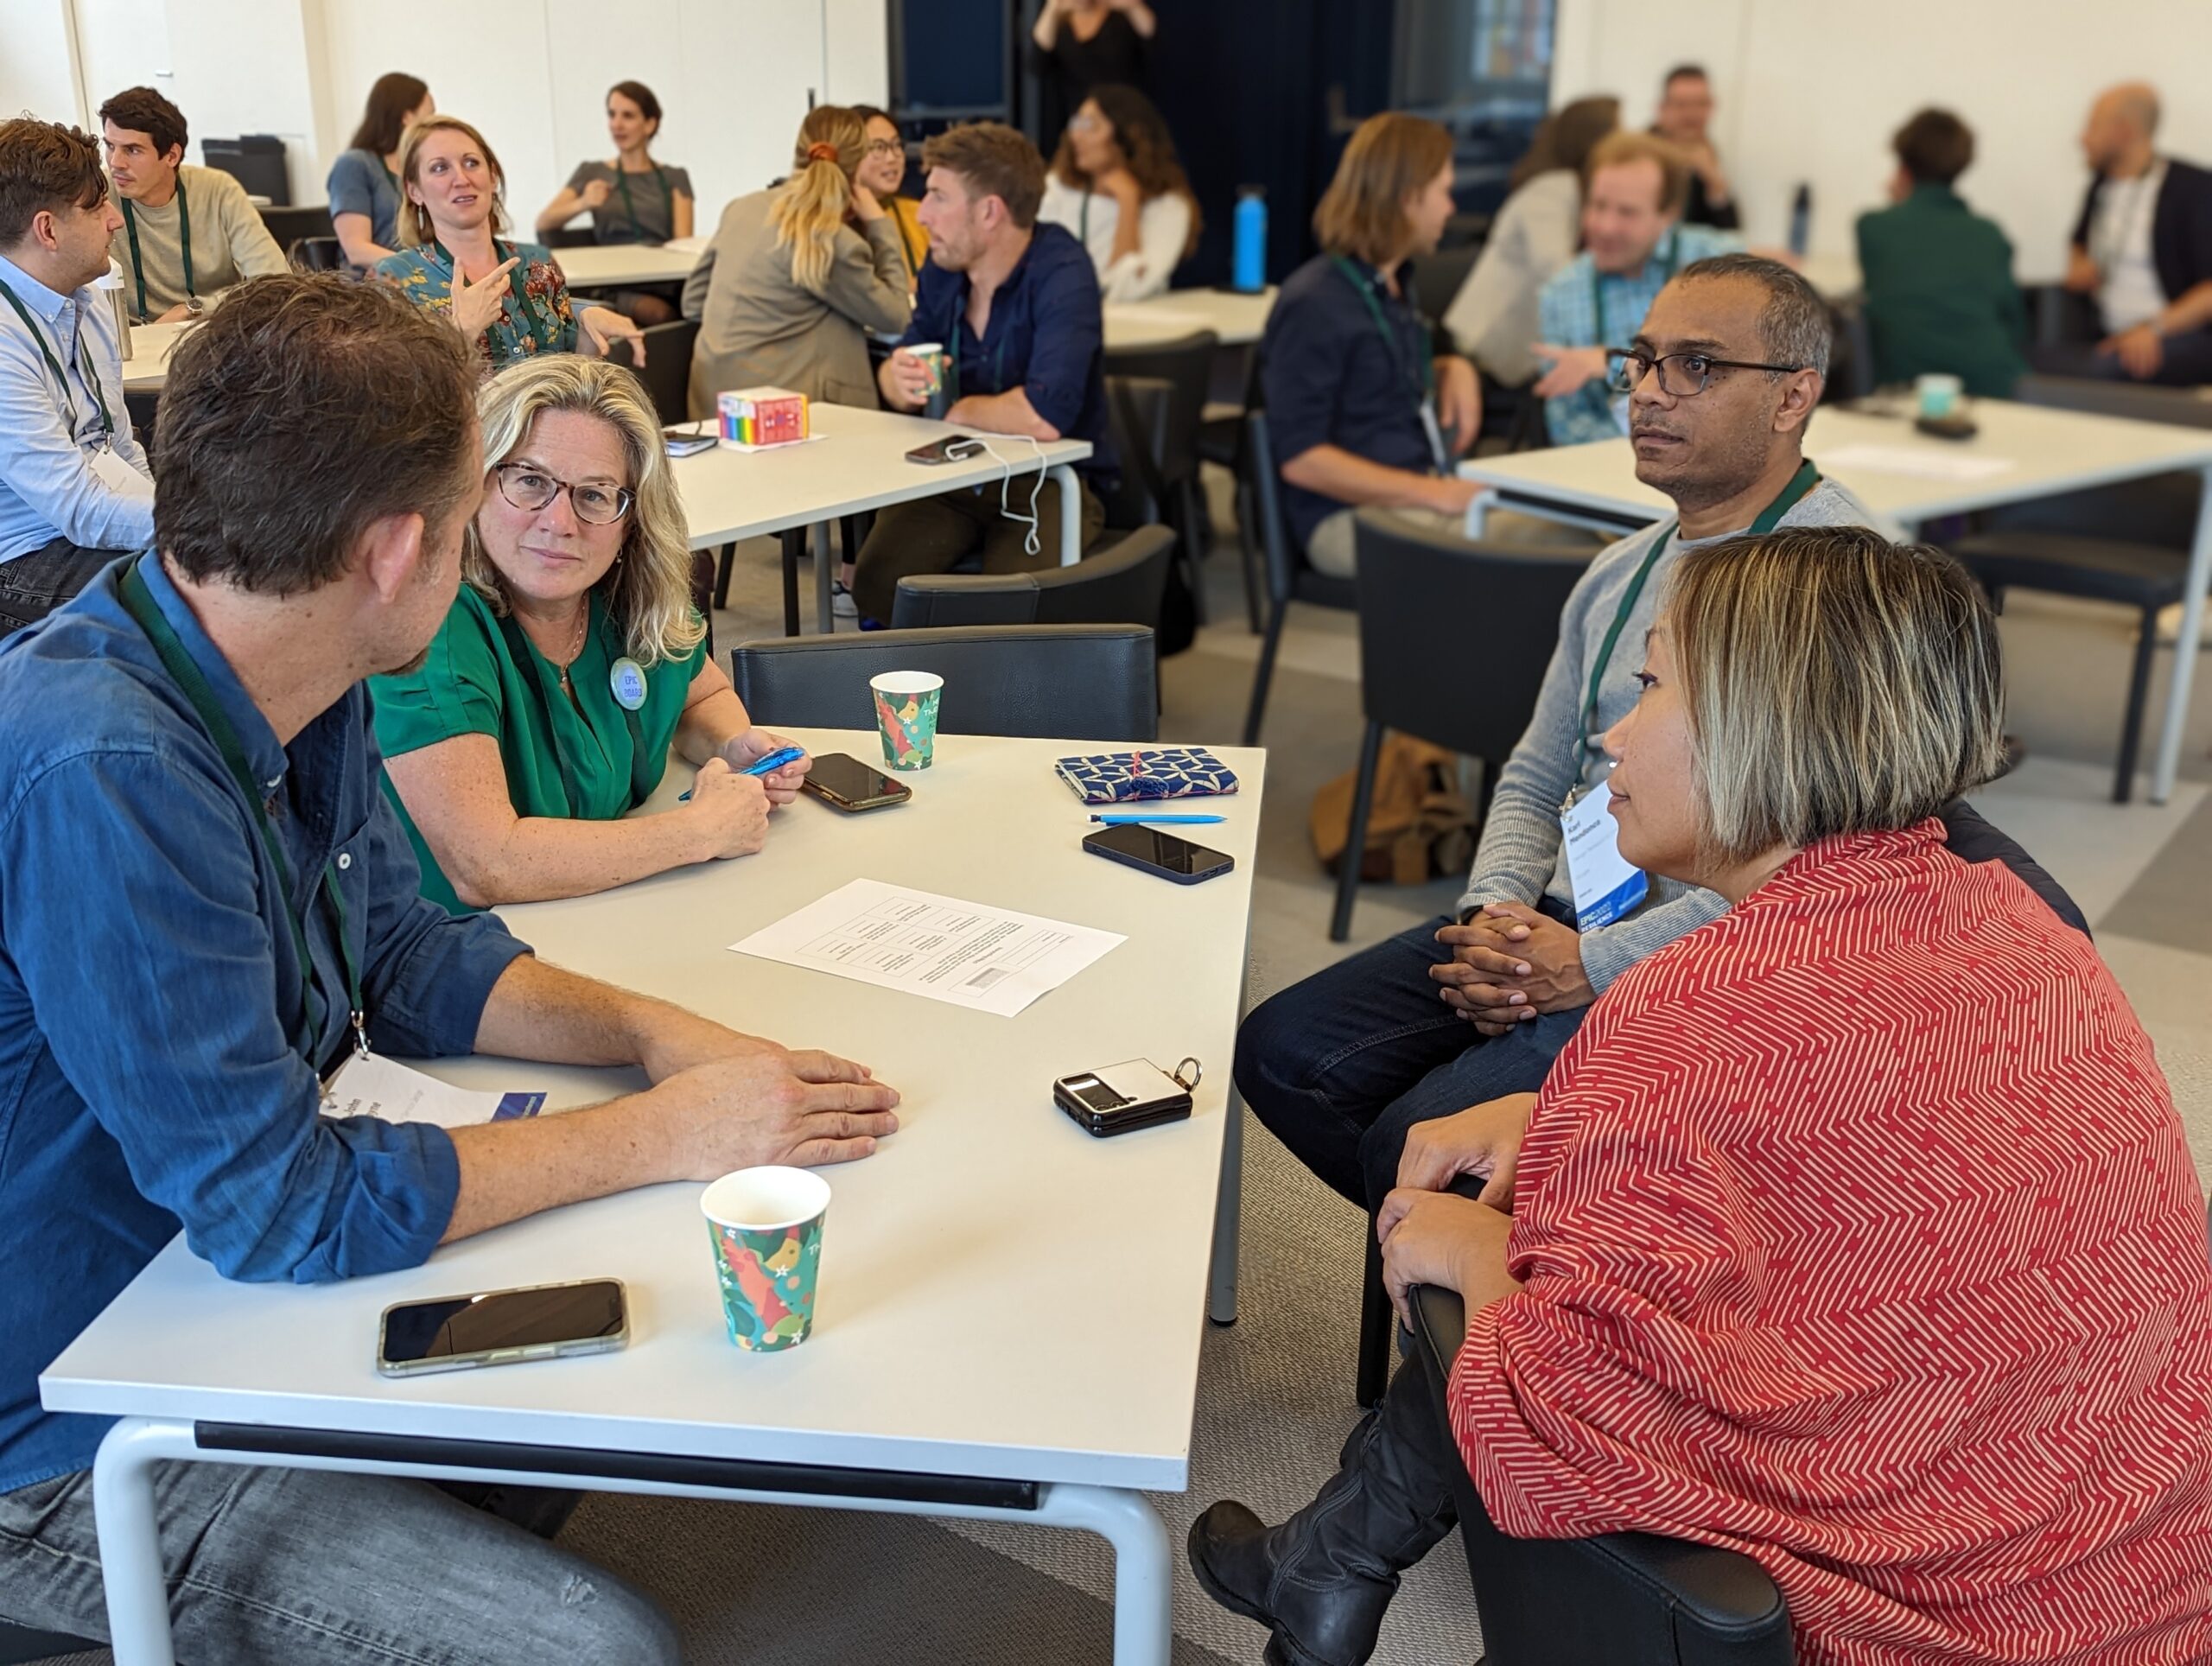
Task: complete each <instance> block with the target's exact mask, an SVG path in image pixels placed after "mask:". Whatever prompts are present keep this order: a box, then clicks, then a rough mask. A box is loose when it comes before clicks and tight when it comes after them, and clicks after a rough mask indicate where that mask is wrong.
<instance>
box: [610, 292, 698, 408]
mask: <svg viewBox="0 0 2212 1666" xmlns="http://www.w3.org/2000/svg"><path fill="white" fill-rule="evenodd" d="M644 334H645V363H644V364H643V365H642V366H640V365H639V364H638V363H637V362H636V359H637V355H636V353H634V352H633V351H632V348H631V347H630V344H629V343H628V342H627V341H617V342H615V343H614V344H613V347H612V348H611V350H610V351H609V352H608V353H607V357H608V358H609V359H612V360H613V362H614V363H616V364H618V365H626V366H629V367H630V368H631V369H632V370H634V371H636V372H638V379H639V381H641V382H643V383H644V384H645V391H646V392H648V393H650V394H652V397H653V409H654V410H657V411H658V412H659V413H660V420H661V423H662V425H663V426H664V427H665V426H667V425H669V424H671V423H688V422H690V420H691V347H692V344H693V343H694V342H695V341H696V340H698V339H699V321H698V320H697V319H696V318H677V319H671V321H669V322H667V323H665V324H655V325H652V326H651V327H649V328H647V329H646V330H645V332H644ZM708 431H709V432H712V431H713V428H712V424H711V423H710V424H709V427H708Z"/></svg>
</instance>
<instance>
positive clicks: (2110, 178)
mask: <svg viewBox="0 0 2212 1666" xmlns="http://www.w3.org/2000/svg"><path fill="white" fill-rule="evenodd" d="M2157 133H2158V93H2157V92H2154V91H2152V88H2151V87H2149V86H2146V85H2145V84H2144V83H2142V82H2140V81H2131V82H2126V83H2124V84H2123V85H2121V86H2115V87H2112V88H2110V89H2108V90H2107V92H2105V93H2104V94H2103V96H2101V98H2099V99H2098V100H2097V101H2096V103H2095V105H2094V106H2092V107H2091V109H2090V111H2089V119H2088V124H2087V125H2086V126H2084V127H2083V128H2082V155H2083V156H2086V157H2087V158H2088V162H2089V166H2090V168H2091V169H2094V171H2095V174H2096V178H2095V179H2094V180H2093V181H2091V182H2090V185H2089V191H2088V196H2087V197H2086V198H2084V199H2083V200H2082V217H2081V219H2079V220H2077V221H2076V222H2075V226H2074V243H2073V248H2072V250H2071V251H2070V253H2069V257H2068V261H2067V268H2066V287H2067V288H2068V289H2071V290H2073V291H2074V292H2075V294H2077V295H2086V296H2094V298H2095V300H2096V303H2097V312H2098V315H2099V321H2100V322H2101V324H2102V326H2103V328H2104V332H2105V334H2104V339H2103V340H2101V341H2100V342H2098V343H2097V344H2096V345H2095V346H2094V347H2089V346H2087V345H2079V344H2072V343H2068V344H2062V345H2059V346H2056V347H2048V348H2041V349H2038V350H2037V353H2036V355H2035V358H2036V368H2037V369H2038V370H2043V371H2050V372H2054V373H2056V374H2059V375H2073V376H2108V377H2126V378H2129V379H2131V380H2133V381H2138V382H2162V383H2165V384H2168V385H2174V386H2190V385H2196V384H2199V383H2202V382H2208V381H2212V327H2208V326H2212V173H2207V172H2206V171H2205V170H2204V169H2202V168H2196V167H2193V166H2192V165H2190V163H2188V162H2182V161H2180V160H2179V159H2177V158H2176V157H2172V156H2160V155H2159V154H2158V147H2157V146H2156V144H2155V143H2153V140H2154V138H2155V137H2156V136H2157Z"/></svg>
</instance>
